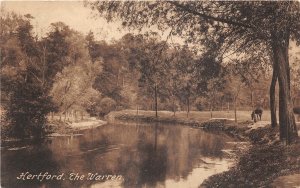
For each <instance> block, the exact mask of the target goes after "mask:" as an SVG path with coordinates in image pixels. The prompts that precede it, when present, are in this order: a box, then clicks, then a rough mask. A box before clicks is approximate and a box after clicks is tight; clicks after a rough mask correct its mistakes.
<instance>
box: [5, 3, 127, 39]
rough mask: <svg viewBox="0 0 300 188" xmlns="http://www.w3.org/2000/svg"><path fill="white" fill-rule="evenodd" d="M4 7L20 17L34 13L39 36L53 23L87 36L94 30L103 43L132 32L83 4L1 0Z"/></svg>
mask: <svg viewBox="0 0 300 188" xmlns="http://www.w3.org/2000/svg"><path fill="white" fill-rule="evenodd" d="M1 7H4V10H6V11H14V12H15V13H17V14H20V15H25V14H28V13H29V14H31V15H32V16H33V17H34V20H33V21H32V24H33V25H34V27H35V32H37V33H38V35H39V36H41V35H45V33H47V31H48V30H49V26H50V24H51V23H54V22H58V21H62V22H64V23H65V24H67V25H68V26H70V27H71V28H72V29H74V30H77V31H79V32H81V33H83V34H87V33H88V32H89V31H90V30H91V31H93V32H94V34H95V38H96V39H100V40H101V39H106V40H112V39H119V38H121V37H122V35H124V34H126V33H127V32H129V31H128V30H125V29H122V28H121V27H120V26H121V24H120V22H114V23H107V22H106V20H105V19H103V18H100V17H97V18H95V16H93V15H95V14H93V13H92V11H91V9H90V8H89V7H84V3H83V1H1ZM119 28H121V29H119Z"/></svg>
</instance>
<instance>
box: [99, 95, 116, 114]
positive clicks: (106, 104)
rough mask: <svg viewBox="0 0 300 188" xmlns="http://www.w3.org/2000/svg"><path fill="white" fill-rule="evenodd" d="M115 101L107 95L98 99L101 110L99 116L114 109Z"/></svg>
mask: <svg viewBox="0 0 300 188" xmlns="http://www.w3.org/2000/svg"><path fill="white" fill-rule="evenodd" d="M116 106H117V103H116V101H115V100H113V99H112V98H109V97H105V98H103V99H102V100H101V101H100V107H101V112H100V114H99V115H100V116H104V115H106V114H108V113H109V112H111V111H113V110H115V109H116Z"/></svg>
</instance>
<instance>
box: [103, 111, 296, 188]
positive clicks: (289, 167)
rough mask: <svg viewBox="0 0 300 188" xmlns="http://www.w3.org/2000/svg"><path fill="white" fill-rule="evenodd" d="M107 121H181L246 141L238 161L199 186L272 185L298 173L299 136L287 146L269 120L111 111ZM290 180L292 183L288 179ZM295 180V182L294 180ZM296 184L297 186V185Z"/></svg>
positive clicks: (181, 122) (186, 124)
mask: <svg viewBox="0 0 300 188" xmlns="http://www.w3.org/2000/svg"><path fill="white" fill-rule="evenodd" d="M106 118H107V119H108V121H113V120H121V121H124V120H126V121H139V122H158V123H163V124H170V125H172V124H182V125H185V126H191V127H193V128H201V129H204V130H207V131H212V132H213V131H220V130H221V131H223V132H224V133H226V134H228V135H229V136H231V137H234V138H237V139H239V140H240V141H243V142H245V141H246V142H249V143H250V144H249V148H248V149H246V150H243V152H242V153H236V155H237V156H238V162H237V163H236V165H235V166H234V167H232V168H230V170H229V171H225V172H223V173H220V174H216V175H213V176H211V177H209V178H208V179H206V180H205V181H204V182H203V183H202V184H201V185H200V186H199V187H201V188H203V187H276V184H277V181H278V180H280V178H281V179H283V180H281V181H283V182H284V183H285V177H289V176H288V175H292V174H296V175H298V174H300V139H298V140H297V141H296V142H295V143H293V144H291V145H288V146H287V145H285V144H284V143H282V142H280V140H279V130H278V129H279V128H278V126H277V127H276V128H272V127H271V125H270V124H269V123H266V124H265V125H263V126H256V125H257V124H258V125H261V124H262V123H260V122H257V123H256V124H254V123H253V122H252V121H244V122H238V123H235V122H234V121H232V120H227V119H211V120H209V121H199V120H195V119H188V118H180V119H179V118H176V117H158V118H156V117H154V116H153V115H134V114H132V113H122V111H121V112H112V113H110V114H108V115H107V116H106ZM292 183H293V182H292ZM295 183H297V182H295ZM298 186H299V185H298Z"/></svg>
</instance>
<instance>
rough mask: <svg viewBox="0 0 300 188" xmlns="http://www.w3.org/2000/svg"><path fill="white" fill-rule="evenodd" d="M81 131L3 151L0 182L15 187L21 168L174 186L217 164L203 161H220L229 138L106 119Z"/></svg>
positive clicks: (71, 183) (73, 183)
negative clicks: (108, 122)
mask: <svg viewBox="0 0 300 188" xmlns="http://www.w3.org/2000/svg"><path fill="white" fill-rule="evenodd" d="M82 134H83V135H82V136H76V137H60V138H52V139H51V143H42V144H40V145H39V146H37V145H31V146H30V147H31V148H32V149H24V150H20V151H8V150H3V151H2V153H3V155H2V156H3V159H2V164H5V165H2V166H4V167H3V168H4V169H3V171H2V172H6V173H5V174H2V179H3V181H2V184H3V185H6V187H15V186H14V185H15V183H16V181H15V177H16V174H17V173H19V172H20V171H31V172H39V171H45V170H46V171H48V172H53V173H57V172H64V173H66V174H68V173H70V172H79V173H81V174H85V175H87V174H88V173H98V174H118V175H122V176H123V177H124V181H123V182H117V183H115V182H111V183H114V186H120V187H130V188H131V187H161V186H162V187H164V186H167V185H166V182H168V181H172V182H173V184H172V185H173V186H176V182H177V183H181V182H182V181H190V180H189V178H190V176H191V175H193V176H194V177H195V176H196V177H197V176H200V174H197V173H203V172H204V171H205V173H208V172H207V169H210V168H211V170H215V168H219V167H217V166H216V164H214V163H212V164H209V163H208V162H207V160H211V161H214V160H216V161H222V160H223V157H224V156H223V153H222V151H221V150H222V149H225V148H226V147H227V145H226V142H227V141H232V140H231V139H230V138H228V137H226V136H224V135H221V134H211V133H206V132H204V131H202V130H199V129H191V128H189V127H183V126H175V125H173V126H172V125H168V126H164V125H159V124H140V125H134V124H133V125H132V124H109V125H105V126H102V127H99V128H97V129H94V130H86V131H83V132H82ZM10 147H11V146H10ZM224 164H225V163H224ZM227 166H228V165H227ZM199 168H203V169H202V170H201V169H199ZM195 169H198V170H195ZM195 172H197V173H196V174H195ZM44 183H46V187H53V186H54V187H72V188H73V187H98V186H99V187H103V186H104V185H106V184H107V183H109V182H101V181H68V180H66V181H47V182H44ZM200 183H201V182H197V185H200ZM28 184H31V185H38V184H40V183H38V182H28ZM115 184H116V185H115ZM8 185H12V186H8ZM4 187H5V186H4Z"/></svg>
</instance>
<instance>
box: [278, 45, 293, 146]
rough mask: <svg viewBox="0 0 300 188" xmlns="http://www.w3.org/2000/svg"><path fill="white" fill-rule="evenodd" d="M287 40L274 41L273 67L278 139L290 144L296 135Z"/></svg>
mask: <svg viewBox="0 0 300 188" xmlns="http://www.w3.org/2000/svg"><path fill="white" fill-rule="evenodd" d="M287 41H288V40H286V41H285V43H284V44H281V43H279V42H277V41H276V42H275V43H274V44H273V53H274V57H275V56H277V58H276V59H274V63H275V65H276V66H274V68H275V69H276V71H277V72H278V83H279V125H280V139H281V140H285V141H286V143H287V144H290V143H291V142H292V141H293V140H295V138H296V137H298V133H297V127H296V122H295V117H294V113H293V104H292V100H291V93H290V69H289V61H288V42H287Z"/></svg>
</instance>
